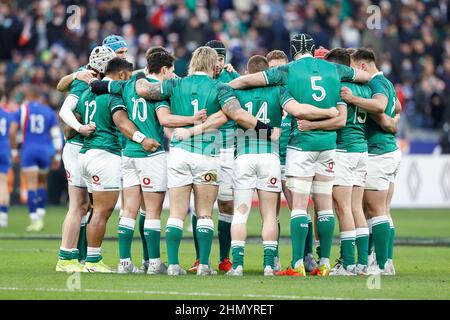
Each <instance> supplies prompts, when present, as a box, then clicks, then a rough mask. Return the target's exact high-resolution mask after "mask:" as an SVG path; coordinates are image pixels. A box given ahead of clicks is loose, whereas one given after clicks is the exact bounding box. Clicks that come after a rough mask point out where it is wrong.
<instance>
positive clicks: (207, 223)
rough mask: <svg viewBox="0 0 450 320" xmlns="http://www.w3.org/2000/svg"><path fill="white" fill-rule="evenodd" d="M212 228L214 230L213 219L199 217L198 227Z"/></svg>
mask: <svg viewBox="0 0 450 320" xmlns="http://www.w3.org/2000/svg"><path fill="white" fill-rule="evenodd" d="M202 228H206V229H210V230H213V231H214V221H213V219H199V220H197V229H202Z"/></svg>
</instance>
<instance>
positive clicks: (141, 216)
mask: <svg viewBox="0 0 450 320" xmlns="http://www.w3.org/2000/svg"><path fill="white" fill-rule="evenodd" d="M145 214H146V213H145V211H142V210H139V236H140V237H141V242H142V260H145V261H148V247H147V240H146V238H145V234H144V224H145ZM160 229H161V227H160Z"/></svg>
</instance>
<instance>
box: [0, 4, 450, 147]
mask: <svg viewBox="0 0 450 320" xmlns="http://www.w3.org/2000/svg"><path fill="white" fill-rule="evenodd" d="M73 5H75V6H73ZM372 5H375V6H376V7H373V6H372ZM371 6H372V7H371ZM449 17H450V8H449V3H448V1H447V0H434V1H433V0H428V1H427V0H425V1H423V0H422V1H416V0H398V1H397V0H396V1H386V0H382V1H366V0H284V1H282V0H272V1H269V0H79V1H68V0H66V1H65V0H62V1H54V0H36V1H32V0H15V1H8V0H2V1H1V4H0V95H1V98H0V99H1V100H0V105H1V106H2V107H4V108H7V109H10V110H14V109H15V108H17V106H18V105H19V104H20V103H21V101H22V99H23V92H24V91H25V90H26V88H27V84H30V83H32V84H36V85H38V86H39V87H40V88H41V92H42V93H43V94H44V95H45V99H46V100H47V102H48V104H49V105H51V106H52V107H53V108H55V109H58V108H59V107H60V105H61V103H62V101H63V99H64V94H61V93H59V92H57V91H56V89H55V87H56V84H57V82H58V80H59V79H60V78H61V77H62V76H64V75H66V74H68V73H71V72H72V71H74V70H76V69H77V68H78V67H79V66H81V65H84V64H86V62H87V58H88V55H89V52H90V50H91V49H92V48H93V47H95V46H96V45H98V44H100V43H101V41H102V39H103V38H105V37H106V36H107V35H110V34H120V35H122V36H123V37H125V39H126V41H127V44H128V46H129V51H128V52H129V56H128V60H129V61H131V62H133V63H134V64H135V67H136V68H141V67H143V66H144V65H145V52H146V50H147V49H148V48H149V47H151V46H158V45H161V46H165V47H167V48H168V49H170V50H171V51H172V52H173V53H174V55H175V56H176V57H177V59H178V60H177V62H176V72H177V74H178V75H180V76H183V75H185V74H186V72H187V65H188V62H189V59H190V54H191V52H192V51H193V50H194V49H195V48H196V47H198V46H200V45H203V44H205V43H206V42H207V41H208V40H211V39H220V40H222V41H223V42H224V43H225V44H226V45H227V47H228V56H227V58H228V60H229V62H230V63H232V64H233V66H234V67H235V68H236V70H238V71H239V72H241V73H242V72H245V65H246V62H247V59H248V58H249V57H250V56H251V55H254V54H265V53H267V52H269V51H271V50H273V49H281V50H283V51H285V52H286V53H288V54H289V51H290V49H289V39H290V37H291V36H292V35H294V34H296V33H298V32H307V33H309V34H311V35H312V36H313V37H314V38H315V40H316V44H317V45H321V46H323V47H325V48H334V47H370V48H373V49H374V50H375V52H376V53H377V57H378V65H379V67H380V68H381V70H382V71H383V72H384V73H385V75H387V77H388V78H389V79H391V80H392V81H393V82H394V83H395V84H396V89H397V92H398V96H399V98H400V100H401V102H402V105H403V117H402V122H401V128H400V132H399V135H400V137H401V138H404V139H406V140H408V139H409V138H410V137H412V136H414V135H415V133H416V132H422V136H433V135H432V133H435V135H434V137H436V139H437V140H439V139H440V140H441V145H442V150H443V151H447V152H448V153H450V24H449ZM378 18H379V19H378ZM377 19H378V20H377ZM368 22H369V26H371V27H370V28H369V27H368ZM373 26H375V27H373ZM423 132H425V133H423ZM419 135H420V134H419Z"/></svg>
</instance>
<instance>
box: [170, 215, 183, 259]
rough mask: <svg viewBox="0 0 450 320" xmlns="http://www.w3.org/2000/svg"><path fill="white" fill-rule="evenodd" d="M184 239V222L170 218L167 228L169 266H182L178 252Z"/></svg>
mask: <svg viewBox="0 0 450 320" xmlns="http://www.w3.org/2000/svg"><path fill="white" fill-rule="evenodd" d="M182 237H183V220H181V219H177V218H169V219H168V220H167V226H166V244H167V259H168V263H169V265H171V264H180V262H179V260H178V250H179V249H180V242H181V238H182Z"/></svg>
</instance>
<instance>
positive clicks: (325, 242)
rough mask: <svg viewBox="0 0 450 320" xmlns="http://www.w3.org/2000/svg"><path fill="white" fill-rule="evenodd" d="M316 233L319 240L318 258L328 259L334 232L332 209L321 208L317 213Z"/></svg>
mask: <svg viewBox="0 0 450 320" xmlns="http://www.w3.org/2000/svg"><path fill="white" fill-rule="evenodd" d="M317 216H318V218H317V233H318V235H319V241H320V258H321V259H330V255H331V245H332V243H333V234H334V214H333V210H322V211H319V212H318V213H317Z"/></svg>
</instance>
